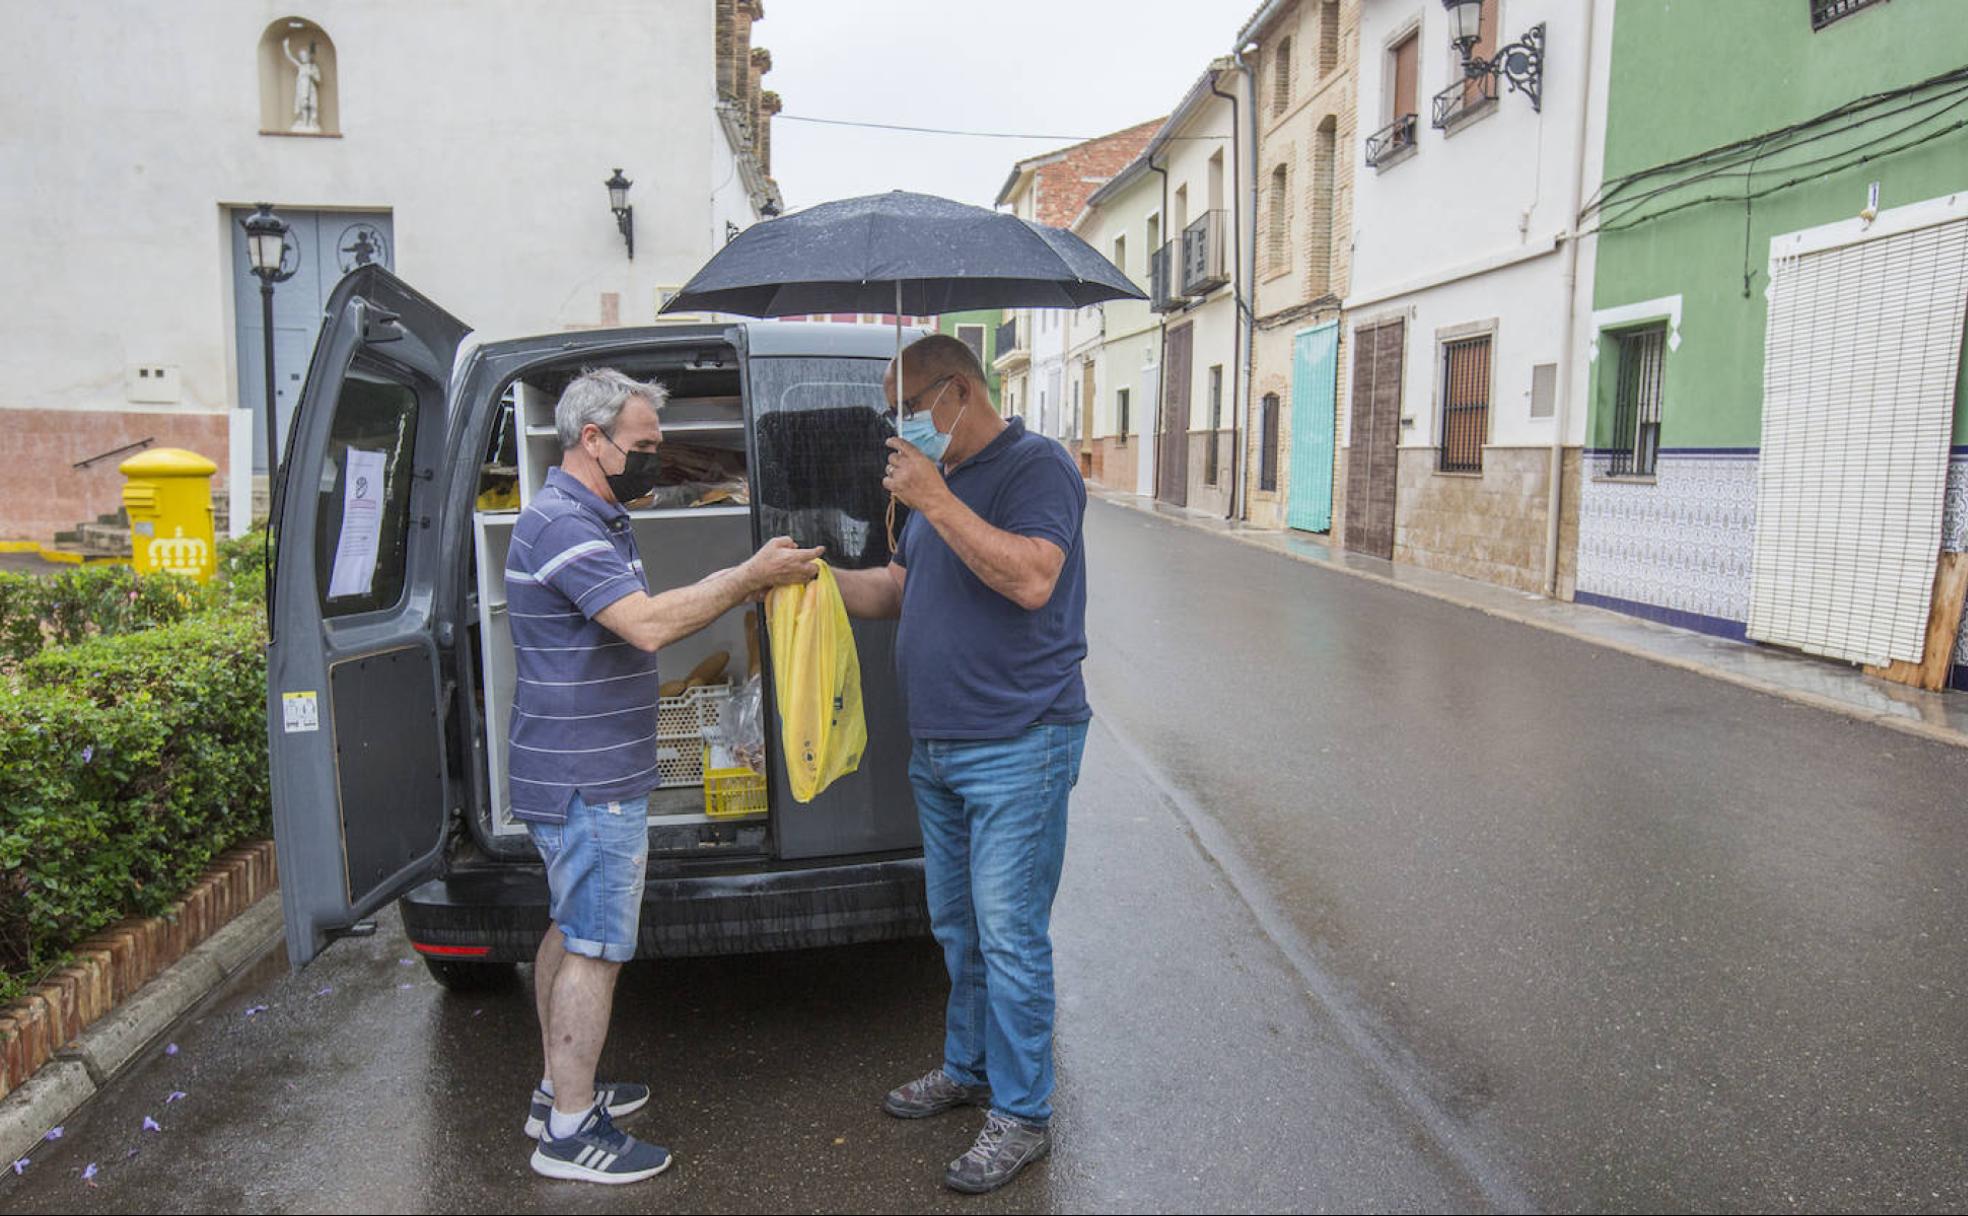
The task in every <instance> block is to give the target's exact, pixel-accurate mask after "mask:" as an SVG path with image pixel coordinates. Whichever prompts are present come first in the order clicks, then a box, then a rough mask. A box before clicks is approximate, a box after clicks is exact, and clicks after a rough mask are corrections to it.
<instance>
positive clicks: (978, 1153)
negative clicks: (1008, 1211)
mask: <svg viewBox="0 0 1968 1216" xmlns="http://www.w3.org/2000/svg"><path fill="white" fill-rule="evenodd" d="M1051 1151H1052V1132H1051V1130H1050V1129H1048V1128H1044V1127H1034V1126H1033V1125H1032V1124H1030V1123H1020V1122H1019V1121H1018V1120H1016V1119H1014V1118H1012V1117H1011V1116H1010V1115H1001V1114H999V1113H998V1112H997V1111H992V1112H991V1113H990V1114H988V1115H986V1116H985V1117H984V1130H983V1131H981V1132H978V1133H977V1143H975V1144H973V1145H971V1146H970V1151H969V1152H967V1153H965V1154H964V1155H963V1156H961V1157H959V1158H957V1159H956V1160H955V1161H952V1162H951V1163H950V1171H949V1173H947V1174H944V1175H943V1185H944V1186H947V1187H949V1188H950V1189H951V1190H953V1191H962V1192H963V1193H964V1194H966V1195H982V1194H985V1193H986V1192H989V1191H995V1190H997V1189H998V1188H999V1187H1001V1186H1003V1185H1004V1184H1005V1183H1007V1182H1010V1181H1011V1180H1012V1179H1013V1178H1016V1177H1018V1171H1020V1170H1022V1169H1024V1168H1025V1167H1026V1166H1028V1165H1030V1164H1032V1163H1033V1162H1034V1161H1037V1160H1038V1159H1039V1158H1041V1157H1043V1156H1045V1155H1046V1154H1047V1153H1048V1152H1051Z"/></svg>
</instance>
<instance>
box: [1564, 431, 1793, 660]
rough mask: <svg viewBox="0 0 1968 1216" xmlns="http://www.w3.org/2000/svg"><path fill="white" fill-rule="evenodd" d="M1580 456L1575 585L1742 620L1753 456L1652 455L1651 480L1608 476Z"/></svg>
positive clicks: (1752, 520)
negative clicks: (1582, 465)
mask: <svg viewBox="0 0 1968 1216" xmlns="http://www.w3.org/2000/svg"><path fill="white" fill-rule="evenodd" d="M1610 461H1611V457H1610V455H1608V454H1603V453H1596V452H1588V453H1586V457H1585V470H1584V473H1585V475H1584V477H1583V478H1582V479H1581V483H1580V489H1579V541H1578V544H1579V555H1578V590H1579V591H1581V592H1585V593H1589V594H1592V595H1600V596H1607V597H1610V598H1612V599H1617V600H1624V601H1627V602H1629V603H1636V604H1647V605H1652V606H1654V607H1658V608H1666V609H1670V610H1672V611H1674V612H1677V613H1693V614H1695V615H1698V616H1703V617H1713V618H1718V619H1720V620H1724V621H1746V620H1748V619H1749V588H1750V562H1751V554H1752V550H1753V542H1754V540H1755V537H1756V452H1755V451H1754V450H1738V451H1715V452H1671V451H1664V452H1662V453H1661V454H1660V457H1659V459H1658V462H1657V464H1656V467H1655V477H1654V481H1653V482H1652V483H1651V484H1649V483H1645V482H1632V481H1609V480H1606V471H1607V467H1608V465H1609V463H1610Z"/></svg>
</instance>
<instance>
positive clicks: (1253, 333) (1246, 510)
mask: <svg viewBox="0 0 1968 1216" xmlns="http://www.w3.org/2000/svg"><path fill="white" fill-rule="evenodd" d="M1255 49H1257V44H1256V43H1255V42H1252V43H1248V44H1246V45H1245V46H1242V47H1239V48H1237V53H1236V54H1235V55H1232V56H1231V58H1232V59H1234V60H1236V62H1237V70H1238V71H1240V72H1242V73H1243V76H1244V87H1245V88H1247V89H1249V90H1250V105H1249V106H1248V107H1247V108H1246V118H1245V125H1246V126H1247V127H1248V128H1249V129H1250V167H1251V171H1250V188H1249V189H1248V190H1246V191H1245V192H1244V198H1245V200H1246V201H1248V203H1249V204H1250V222H1251V223H1250V227H1251V243H1250V247H1249V248H1247V249H1245V250H1244V283H1245V291H1246V292H1247V293H1248V298H1247V299H1245V301H1244V421H1245V422H1249V421H1250V419H1251V408H1250V407H1251V403H1252V400H1253V399H1254V398H1255V397H1256V396H1257V74H1256V73H1255V72H1253V71H1251V69H1250V65H1249V64H1247V63H1245V62H1244V52H1245V51H1247V50H1255ZM1263 441H1264V436H1263V434H1262V432H1260V433H1259V435H1258V442H1259V443H1262V442H1263ZM1249 482H1250V473H1249V470H1248V469H1247V470H1245V474H1244V479H1243V480H1241V481H1239V482H1238V483H1237V489H1238V492H1239V493H1241V494H1242V495H1243V507H1242V509H1241V510H1240V511H1239V512H1238V518H1239V519H1246V520H1247V519H1249V518H1250V484H1249Z"/></svg>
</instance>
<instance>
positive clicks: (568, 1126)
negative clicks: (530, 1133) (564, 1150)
mask: <svg viewBox="0 0 1968 1216" xmlns="http://www.w3.org/2000/svg"><path fill="white" fill-rule="evenodd" d="M591 1109H592V1108H590V1110H591ZM588 1113H589V1112H588V1111H585V1110H577V1111H575V1112H574V1113H573V1114H571V1115H563V1114H561V1113H560V1108H559V1107H558V1106H556V1107H554V1108H553V1110H552V1111H551V1112H550V1113H549V1114H548V1115H547V1135H549V1136H552V1137H553V1138H554V1139H556V1140H565V1139H567V1138H568V1137H569V1136H571V1135H573V1134H574V1133H575V1132H578V1131H580V1130H581V1125H582V1124H583V1123H586V1122H587V1121H588Z"/></svg>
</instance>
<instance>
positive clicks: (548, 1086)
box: [540, 1077, 553, 1098]
mask: <svg viewBox="0 0 1968 1216" xmlns="http://www.w3.org/2000/svg"><path fill="white" fill-rule="evenodd" d="M540 1092H541V1093H543V1094H545V1095H547V1096H548V1097H549V1098H551V1097H553V1078H552V1077H542V1078H540Z"/></svg>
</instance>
